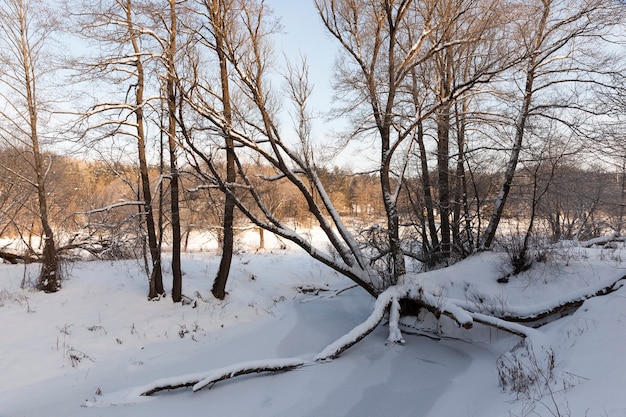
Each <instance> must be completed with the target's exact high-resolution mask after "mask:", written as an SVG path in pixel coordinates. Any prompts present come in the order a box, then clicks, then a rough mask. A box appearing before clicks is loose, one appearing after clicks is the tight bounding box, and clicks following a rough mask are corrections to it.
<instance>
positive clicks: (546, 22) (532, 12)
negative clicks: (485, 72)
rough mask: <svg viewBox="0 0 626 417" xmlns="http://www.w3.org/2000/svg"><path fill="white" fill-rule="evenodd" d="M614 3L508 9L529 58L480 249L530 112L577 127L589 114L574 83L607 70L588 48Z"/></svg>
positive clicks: (544, 0) (488, 238)
mask: <svg viewBox="0 0 626 417" xmlns="http://www.w3.org/2000/svg"><path fill="white" fill-rule="evenodd" d="M613 6H614V4H612V3H610V2H608V3H607V2H605V1H602V0H582V1H571V2H563V1H559V0H535V1H532V2H529V3H527V4H524V5H521V4H519V5H517V7H516V8H511V9H510V12H511V13H514V14H515V16H516V19H517V21H518V22H519V23H518V31H517V34H516V37H515V39H516V40H517V41H518V42H519V48H520V49H523V48H527V49H526V55H527V58H526V60H525V62H524V63H523V67H522V68H521V69H520V72H521V73H522V76H521V79H520V80H519V82H520V83H521V85H520V91H519V94H520V95H519V105H518V108H519V111H518V113H517V116H516V119H515V122H514V126H513V144H512V147H511V150H510V154H509V158H508V162H507V164H506V169H505V172H504V176H503V179H502V182H501V186H500V191H499V193H498V196H497V199H496V201H495V204H494V208H493V213H492V215H491V217H490V219H489V224H488V225H487V228H486V230H485V233H484V234H483V239H482V242H481V247H482V248H483V249H487V248H489V247H490V246H491V245H492V243H493V241H494V239H495V236H496V231H497V228H498V224H499V223H500V220H501V218H502V213H503V211H504V206H505V204H506V201H507V198H508V195H509V192H510V189H511V184H512V182H513V178H514V176H515V173H516V169H517V166H518V161H519V157H520V153H521V152H522V150H523V148H524V139H525V136H526V130H527V127H528V125H529V123H530V120H531V118H533V117H546V118H548V119H552V120H556V121H558V122H560V123H561V124H562V126H564V127H565V128H567V129H573V130H576V129H577V124H578V123H579V122H580V120H584V119H585V117H584V116H585V114H588V111H587V109H585V106H584V104H583V102H582V99H584V98H585V95H584V94H580V93H579V92H578V91H576V88H577V86H580V85H585V84H587V85H590V84H593V83H594V82H599V81H595V80H594V79H597V78H598V77H601V76H602V72H604V70H605V69H604V68H602V66H603V65H605V64H606V62H603V60H602V59H599V57H597V56H593V54H591V53H590V50H589V49H588V48H589V46H590V44H592V43H594V41H597V40H600V41H601V40H602V36H603V35H604V34H606V31H607V29H608V28H610V27H611V24H612V23H615V19H616V18H618V16H619V13H614V12H613V11H612V10H613ZM596 45H597V44H596ZM601 49H602V48H598V50H601ZM549 93H551V94H549ZM568 110H570V111H568ZM574 111H575V112H578V116H577V118H578V122H577V121H576V120H572V118H570V120H568V118H567V116H568V115H570V116H571V114H572V113H571V112H574ZM574 119H575V118H574Z"/></svg>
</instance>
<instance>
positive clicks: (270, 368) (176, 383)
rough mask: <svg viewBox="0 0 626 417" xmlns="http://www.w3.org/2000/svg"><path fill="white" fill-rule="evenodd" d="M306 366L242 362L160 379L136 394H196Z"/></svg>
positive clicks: (294, 361) (288, 361) (299, 361)
mask: <svg viewBox="0 0 626 417" xmlns="http://www.w3.org/2000/svg"><path fill="white" fill-rule="evenodd" d="M304 364H306V361H304V360H302V359H298V358H285V359H271V360H260V361H249V362H240V363H236V364H234V365H230V366H226V367H223V368H218V369H214V370H211V371H208V372H202V373H195V374H188V375H181V376H176V377H171V378H162V379H158V380H156V381H153V382H151V383H149V384H147V385H144V386H142V387H139V388H137V389H136V390H135V394H136V395H138V396H144V397H145V396H150V395H152V394H155V393H157V392H160V391H166V390H173V389H178V388H186V387H192V389H193V391H194V392H196V391H199V390H201V389H203V388H205V387H208V386H213V385H214V384H215V383H216V382H219V381H224V380H227V379H231V378H235V377H237V376H240V375H248V374H254V373H262V372H285V371H290V370H293V369H296V368H300V367H301V366H303V365H304Z"/></svg>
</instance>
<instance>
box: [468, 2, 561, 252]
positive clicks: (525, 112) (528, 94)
mask: <svg viewBox="0 0 626 417" xmlns="http://www.w3.org/2000/svg"><path fill="white" fill-rule="evenodd" d="M549 14H550V5H549V4H547V3H544V9H543V13H542V16H541V20H540V22H539V26H538V29H537V33H536V35H535V40H534V45H533V50H532V54H531V56H530V59H529V62H528V67H527V70H526V81H525V86H524V97H523V100H522V107H521V109H520V112H519V114H518V117H517V121H516V122H515V138H514V141H513V149H512V150H511V155H510V157H509V161H508V163H507V165H506V170H505V172H504V178H503V180H502V185H501V186H500V192H499V193H498V197H497V198H496V202H495V204H494V208H493V213H492V215H491V218H490V219H489V224H488V225H487V229H486V230H485V233H484V236H483V241H482V243H481V245H480V247H481V249H489V248H490V247H491V244H492V243H493V241H494V239H495V236H496V231H497V229H498V224H499V223H500V220H501V218H502V213H503V212H504V205H505V204H506V200H507V198H508V196H509V192H510V191H511V184H512V183H513V177H514V176H515V170H516V169H517V162H518V160H519V155H520V152H521V151H522V143H523V140H524V133H525V130H526V122H527V121H528V117H529V115H530V105H531V102H532V98H533V85H534V81H535V72H536V71H537V59H538V56H539V51H540V47H541V43H542V41H543V40H544V39H543V36H544V32H545V31H546V24H547V21H548V15H549Z"/></svg>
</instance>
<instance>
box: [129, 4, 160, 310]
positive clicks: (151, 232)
mask: <svg viewBox="0 0 626 417" xmlns="http://www.w3.org/2000/svg"><path fill="white" fill-rule="evenodd" d="M132 7H133V5H132V1H131V0H127V1H126V10H125V12H126V24H127V26H128V30H129V32H130V40H131V44H132V47H133V51H134V52H135V55H136V56H135V67H136V75H137V84H136V88H135V110H134V113H135V120H136V122H137V152H138V158H139V175H140V177H141V193H142V196H143V202H144V219H145V221H146V229H147V233H148V246H149V249H150V259H151V261H152V265H151V266H152V270H151V271H150V272H149V273H150V283H149V291H148V298H149V299H155V298H158V297H160V296H162V295H163V294H164V293H165V291H164V289H163V274H162V271H161V247H160V245H159V244H158V240H157V234H156V225H155V222H154V213H153V210H152V207H153V206H152V192H151V191H150V176H149V172H148V162H147V158H146V141H145V131H144V113H143V105H144V97H143V92H144V84H145V81H144V68H143V62H142V60H141V49H140V48H139V42H138V40H137V37H138V35H137V31H136V30H135V27H134V23H133V20H132Z"/></svg>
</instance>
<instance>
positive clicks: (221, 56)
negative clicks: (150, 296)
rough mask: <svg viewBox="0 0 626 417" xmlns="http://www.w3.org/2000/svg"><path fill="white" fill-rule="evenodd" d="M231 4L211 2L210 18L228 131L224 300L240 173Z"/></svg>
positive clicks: (218, 280) (217, 290)
mask: <svg viewBox="0 0 626 417" xmlns="http://www.w3.org/2000/svg"><path fill="white" fill-rule="evenodd" d="M227 7H228V4H224V3H223V2H220V1H219V0H212V3H211V11H210V13H211V18H212V19H213V22H212V24H213V30H214V36H215V46H216V52H217V57H218V61H219V66H220V84H221V88H222V97H221V101H222V106H223V115H224V121H225V127H226V131H225V132H223V133H224V136H225V144H226V190H225V202H224V219H223V226H224V228H223V235H222V258H221V259H220V266H219V269H218V271H217V276H216V277H215V281H214V282H213V287H212V288H211V292H212V293H213V296H215V298H218V299H220V300H223V299H224V297H226V283H227V282H228V275H229V273H230V265H231V263H232V258H233V251H234V231H233V223H234V218H235V196H234V195H233V193H234V189H233V188H232V187H231V185H232V184H234V183H235V181H236V176H237V171H236V166H235V143H234V141H233V138H232V136H231V134H230V131H229V129H230V128H231V127H232V109H231V103H230V85H229V80H228V67H227V57H226V55H225V47H226V45H225V43H226V42H225V39H224V36H225V30H226V26H225V22H224V18H225V16H224V15H225V10H226V8H227Z"/></svg>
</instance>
